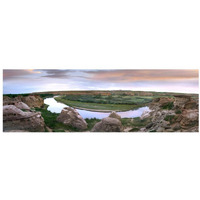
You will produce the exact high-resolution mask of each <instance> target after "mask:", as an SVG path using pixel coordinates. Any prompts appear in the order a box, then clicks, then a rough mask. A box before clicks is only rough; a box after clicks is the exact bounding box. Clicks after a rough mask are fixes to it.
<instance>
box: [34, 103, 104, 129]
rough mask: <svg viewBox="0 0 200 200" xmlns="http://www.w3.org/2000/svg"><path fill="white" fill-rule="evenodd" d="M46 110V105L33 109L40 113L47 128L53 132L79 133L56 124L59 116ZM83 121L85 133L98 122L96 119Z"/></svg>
mask: <svg viewBox="0 0 200 200" xmlns="http://www.w3.org/2000/svg"><path fill="white" fill-rule="evenodd" d="M47 108H48V105H46V104H44V106H43V107H42V108H35V110H36V111H39V112H41V114H42V117H43V118H44V122H45V124H46V126H47V127H49V128H50V129H52V131H53V132H65V131H69V132H80V130H78V129H76V128H74V127H72V126H67V125H64V124H63V123H61V122H58V121H57V120H56V119H57V117H58V115H59V114H58V113H52V112H50V111H48V110H47ZM85 121H86V122H87V123H88V129H87V130H85V131H90V130H91V129H92V128H93V126H94V125H95V124H96V123H97V122H99V121H100V119H96V118H93V119H85ZM47 127H45V131H46V132H48V130H47Z"/></svg>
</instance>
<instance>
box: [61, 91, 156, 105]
mask: <svg viewBox="0 0 200 200" xmlns="http://www.w3.org/2000/svg"><path fill="white" fill-rule="evenodd" d="M61 98H62V99H64V100H70V101H80V102H86V103H98V104H122V105H138V104H144V103H149V102H151V101H152V99H153V97H151V96H142V97H141V96H131V95H126V94H125V93H122V94H116V93H113V94H110V95H101V94H95V95H88V94H81V95H80V94H78V95H64V96H62V97H61Z"/></svg>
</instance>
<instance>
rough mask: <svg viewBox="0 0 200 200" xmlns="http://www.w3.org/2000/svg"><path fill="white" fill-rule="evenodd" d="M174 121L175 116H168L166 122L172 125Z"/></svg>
mask: <svg viewBox="0 0 200 200" xmlns="http://www.w3.org/2000/svg"><path fill="white" fill-rule="evenodd" d="M174 119H175V115H167V116H166V117H165V119H164V120H166V121H169V122H170V123H172V122H173V120H174Z"/></svg>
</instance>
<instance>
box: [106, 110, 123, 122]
mask: <svg viewBox="0 0 200 200" xmlns="http://www.w3.org/2000/svg"><path fill="white" fill-rule="evenodd" d="M108 117H111V118H115V119H118V120H121V117H120V115H118V114H117V113H116V112H115V111H113V112H111V113H110V115H109V116H108Z"/></svg>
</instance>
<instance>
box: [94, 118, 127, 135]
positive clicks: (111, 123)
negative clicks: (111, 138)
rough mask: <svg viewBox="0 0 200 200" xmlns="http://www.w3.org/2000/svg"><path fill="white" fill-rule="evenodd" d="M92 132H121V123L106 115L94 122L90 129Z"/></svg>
mask: <svg viewBox="0 0 200 200" xmlns="http://www.w3.org/2000/svg"><path fill="white" fill-rule="evenodd" d="M91 131H92V132H121V131H123V127H122V123H121V121H119V120H118V119H116V118H112V117H106V118H103V119H102V120H101V121H100V122H98V123H96V124H95V125H94V127H93V128H92V130H91Z"/></svg>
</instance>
